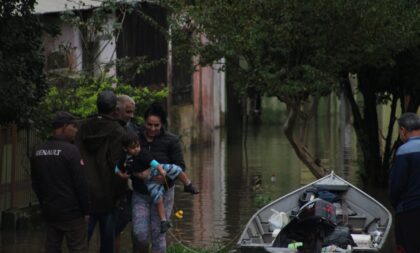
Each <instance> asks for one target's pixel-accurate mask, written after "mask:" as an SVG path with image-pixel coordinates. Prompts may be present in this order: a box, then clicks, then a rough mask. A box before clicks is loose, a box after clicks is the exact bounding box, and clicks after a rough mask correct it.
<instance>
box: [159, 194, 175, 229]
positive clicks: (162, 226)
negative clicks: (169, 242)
mask: <svg viewBox="0 0 420 253" xmlns="http://www.w3.org/2000/svg"><path fill="white" fill-rule="evenodd" d="M156 209H157V211H158V215H159V218H160V232H161V233H166V231H168V229H169V228H170V227H172V225H171V223H170V222H169V221H167V220H166V216H165V206H164V204H163V198H162V197H160V198H159V200H158V201H157V202H156Z"/></svg>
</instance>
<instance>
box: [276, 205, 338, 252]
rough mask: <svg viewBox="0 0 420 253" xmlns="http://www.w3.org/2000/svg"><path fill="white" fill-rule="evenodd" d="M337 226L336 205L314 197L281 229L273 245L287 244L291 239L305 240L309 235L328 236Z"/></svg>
mask: <svg viewBox="0 0 420 253" xmlns="http://www.w3.org/2000/svg"><path fill="white" fill-rule="evenodd" d="M335 227H336V214H335V207H334V205H333V204H331V203H330V202H328V201H325V200H323V199H314V200H312V201H310V202H308V203H307V204H305V205H304V206H302V207H301V208H300V209H299V212H298V213H297V215H296V216H295V217H294V218H293V219H292V220H291V221H290V222H289V223H288V224H287V225H286V226H285V227H284V228H283V229H282V230H281V231H280V233H279V235H278V238H276V240H275V242H274V245H273V246H285V243H287V242H289V240H290V239H291V240H295V241H299V242H302V241H305V240H307V239H308V235H310V234H314V235H323V236H328V235H329V234H330V233H332V232H333V231H334V228H335Z"/></svg>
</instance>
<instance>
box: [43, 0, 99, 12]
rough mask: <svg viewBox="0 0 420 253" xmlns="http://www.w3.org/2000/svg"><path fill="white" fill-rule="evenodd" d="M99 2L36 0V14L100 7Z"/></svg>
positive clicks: (96, 0) (84, 0)
mask: <svg viewBox="0 0 420 253" xmlns="http://www.w3.org/2000/svg"><path fill="white" fill-rule="evenodd" d="M101 3H102V1H100V0H38V1H37V4H36V5H35V13H36V14H45V13H51V12H63V11H66V10H84V9H91V8H94V7H98V6H100V5H101Z"/></svg>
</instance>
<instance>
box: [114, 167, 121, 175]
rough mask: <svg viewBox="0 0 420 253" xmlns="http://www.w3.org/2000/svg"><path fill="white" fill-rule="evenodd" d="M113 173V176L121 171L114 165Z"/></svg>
mask: <svg viewBox="0 0 420 253" xmlns="http://www.w3.org/2000/svg"><path fill="white" fill-rule="evenodd" d="M114 173H115V174H117V173H121V170H120V168H118V165H115V168H114Z"/></svg>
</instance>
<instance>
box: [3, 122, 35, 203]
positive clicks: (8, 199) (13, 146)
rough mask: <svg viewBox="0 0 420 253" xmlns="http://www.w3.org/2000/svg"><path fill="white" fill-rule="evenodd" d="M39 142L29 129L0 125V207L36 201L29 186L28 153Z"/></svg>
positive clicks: (14, 125)
mask: <svg viewBox="0 0 420 253" xmlns="http://www.w3.org/2000/svg"><path fill="white" fill-rule="evenodd" d="M37 143H39V140H38V138H36V136H35V134H34V132H33V131H31V130H30V129H23V130H20V129H19V130H18V128H17V126H16V124H14V123H10V124H3V125H0V211H4V210H7V209H13V208H23V207H27V206H30V205H31V204H32V203H35V202H37V198H36V197H35V194H34V193H33V191H32V188H31V180H30V165H29V154H30V153H31V150H32V149H33V147H34V145H36V144H37Z"/></svg>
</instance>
